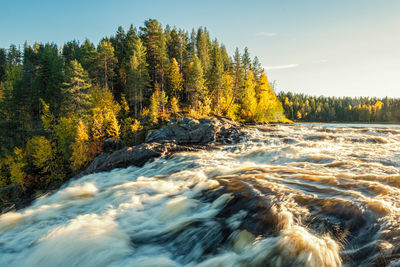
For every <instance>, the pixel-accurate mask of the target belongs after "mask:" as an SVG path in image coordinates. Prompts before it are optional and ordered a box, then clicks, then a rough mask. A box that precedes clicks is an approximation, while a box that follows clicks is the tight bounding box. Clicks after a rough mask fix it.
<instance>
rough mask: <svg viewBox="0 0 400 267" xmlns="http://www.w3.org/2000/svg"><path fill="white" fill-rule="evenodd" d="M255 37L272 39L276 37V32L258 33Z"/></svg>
mask: <svg viewBox="0 0 400 267" xmlns="http://www.w3.org/2000/svg"><path fill="white" fill-rule="evenodd" d="M256 35H257V36H264V37H273V36H276V32H258V33H256Z"/></svg>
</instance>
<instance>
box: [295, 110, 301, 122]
mask: <svg viewBox="0 0 400 267" xmlns="http://www.w3.org/2000/svg"><path fill="white" fill-rule="evenodd" d="M296 118H297V119H298V120H301V118H302V117H301V112H300V110H298V111H297V114H296Z"/></svg>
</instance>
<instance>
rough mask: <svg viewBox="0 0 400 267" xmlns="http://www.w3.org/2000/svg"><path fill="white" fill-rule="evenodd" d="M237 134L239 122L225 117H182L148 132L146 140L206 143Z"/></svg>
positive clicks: (184, 143) (181, 143)
mask: <svg viewBox="0 0 400 267" xmlns="http://www.w3.org/2000/svg"><path fill="white" fill-rule="evenodd" d="M232 134H239V124H238V123H236V122H234V121H233V120H230V119H227V118H222V117H219V118H203V119H200V120H196V119H192V118H188V117H183V118H179V119H175V120H171V121H170V122H169V123H168V124H167V125H166V126H164V127H162V128H160V129H158V130H156V131H152V132H149V134H148V135H147V137H146V142H158V143H165V142H173V143H176V144H177V145H207V144H209V143H211V142H214V141H221V140H219V139H221V138H227V137H230V136H231V135H232Z"/></svg>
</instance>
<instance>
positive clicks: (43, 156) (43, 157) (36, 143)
mask: <svg viewBox="0 0 400 267" xmlns="http://www.w3.org/2000/svg"><path fill="white" fill-rule="evenodd" d="M25 153H26V155H27V158H28V160H29V161H30V162H32V164H33V166H34V167H35V168H37V169H38V170H40V172H41V173H46V172H48V171H49V170H50V164H51V161H52V160H53V157H54V151H53V148H52V146H51V144H50V141H49V140H47V139H46V138H45V137H43V136H35V137H33V138H31V139H29V140H28V142H27V144H26V149H25Z"/></svg>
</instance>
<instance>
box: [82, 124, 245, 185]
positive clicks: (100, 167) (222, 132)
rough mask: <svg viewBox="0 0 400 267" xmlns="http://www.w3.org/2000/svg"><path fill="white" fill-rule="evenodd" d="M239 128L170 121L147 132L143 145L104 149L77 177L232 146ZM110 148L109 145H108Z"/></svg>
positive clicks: (239, 134)
mask: <svg viewBox="0 0 400 267" xmlns="http://www.w3.org/2000/svg"><path fill="white" fill-rule="evenodd" d="M239 127H240V125H239V124H238V123H236V122H234V121H233V120H230V119H227V118H221V117H219V118H204V119H200V120H196V119H192V118H188V117H183V118H179V119H173V120H171V121H170V122H168V124H167V125H166V126H164V127H162V128H160V129H158V130H155V131H149V133H148V135H147V137H146V141H145V143H143V144H141V145H137V146H133V147H127V148H123V149H119V150H117V151H114V152H111V151H112V150H110V149H108V150H106V151H103V153H101V154H100V155H99V156H97V157H96V158H95V159H94V160H93V162H92V163H91V164H90V165H89V167H88V168H87V169H86V170H85V171H83V172H82V173H80V174H79V175H78V176H79V177H81V176H83V175H87V174H90V173H95V172H101V171H108V170H111V169H114V168H124V167H128V166H132V165H134V166H139V167H140V166H142V165H144V164H145V163H146V162H147V161H149V160H151V159H154V158H157V157H160V156H163V155H165V154H166V153H169V154H172V153H174V152H181V151H193V150H197V149H204V148H207V147H205V146H206V145H209V144H210V143H212V142H220V143H232V142H236V141H238V140H239V137H240V136H241V135H242V133H241V132H240V130H239ZM109 143H110V147H114V146H113V145H112V141H109Z"/></svg>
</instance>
